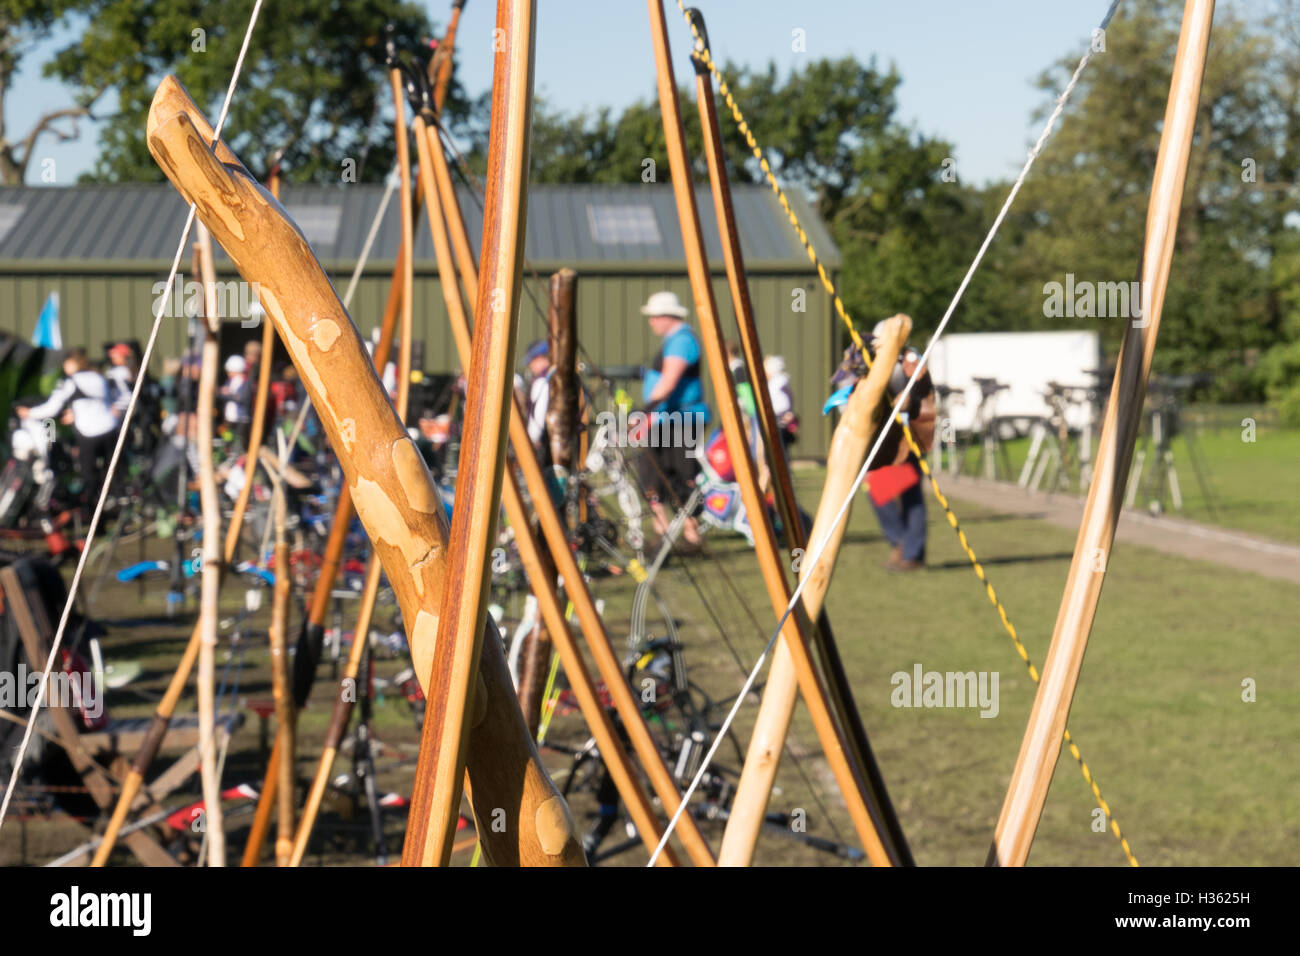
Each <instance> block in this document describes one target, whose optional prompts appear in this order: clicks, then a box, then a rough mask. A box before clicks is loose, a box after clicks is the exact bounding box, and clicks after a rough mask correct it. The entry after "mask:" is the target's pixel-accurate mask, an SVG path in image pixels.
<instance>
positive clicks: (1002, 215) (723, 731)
mask: <svg viewBox="0 0 1300 956" xmlns="http://www.w3.org/2000/svg"><path fill="white" fill-rule="evenodd" d="M1119 4H1120V0H1113V2H1112V3H1111V5H1110V9H1109V10H1107V11H1106V15H1105V17H1103V18H1102V21H1101V26H1100V27H1099V28H1098V29H1103V30H1104V29H1105V28H1106V26H1107V25H1108V24H1109V23H1110V20H1111V17H1113V16H1114V15H1115V10H1116V9H1117V8H1118V7H1119ZM1092 54H1093V49H1092V47H1091V46H1089V48H1088V52H1086V53H1085V54H1084V55H1083V58H1082V59H1080V60H1079V65H1078V66H1077V67H1075V70H1074V75H1073V76H1071V77H1070V82H1069V83H1068V84H1066V87H1065V89H1064V90H1063V91H1062V93H1061V95H1060V96H1059V97H1057V99H1056V108H1055V109H1054V110H1052V114H1051V116H1049V117H1048V118H1047V123H1046V125H1044V127H1043V131H1042V133H1041V134H1039V137H1038V141H1037V142H1036V143H1034V146H1033V148H1032V149H1030V151H1029V156H1028V158H1027V159H1026V160H1025V165H1024V168H1023V169H1021V170H1020V176H1019V177H1018V178H1017V179H1016V182H1015V184H1014V185H1013V186H1012V187H1011V192H1010V193H1008V194H1007V198H1006V201H1005V202H1004V203H1003V204H1002V209H1001V211H999V212H998V215H997V218H996V219H994V220H993V225H992V226H991V227H990V228H989V232H988V235H986V236H985V237H984V242H983V243H982V244H981V245H980V248H979V251H978V252H977V253H976V254H975V260H974V261H973V262H972V263H971V265H970V268H969V269H967V270H966V275H965V277H964V278H963V279H962V280H961V285H959V286H958V287H957V292H956V294H955V295H953V297H952V301H951V302H950V303H949V304H948V308H947V311H945V312H944V314H943V318H942V319H941V320H940V321H939V325H938V327H936V328H935V330H934V334H933V335H932V336H930V342H929V344H928V345H927V346H926V347H925V352H924V353H922V355H921V360H920V361H919V362H917V363H916V370H915V371H914V372H913V373H912V377H911V378H909V379H908V380H907V385H906V387H904V389H903V391H902V392H901V393H900V394H899V396H898V397H897V398H896V399H895V400H894V405H893V408H892V409H891V413H892V415H893V416H894V417H897V414H898V409H900V408H906V407H907V404H906V403H907V399H908V396H909V395H911V393H912V386H913V385H915V384H916V381H917V379H918V378H920V376H921V374H922V372H924V371H925V365H926V360H927V359H928V358H929V357H930V353H931V352H932V351H934V347H935V345H936V344H937V343H938V341H939V337H940V336H941V335H943V332H944V329H945V328H947V326H948V322H949V321H950V320H951V319H952V316H953V313H954V312H955V311H956V310H957V305H958V303H960V302H961V297H962V295H963V294H965V292H966V287H967V286H968V285H970V281H971V279H972V278H973V277H974V275H975V270H976V269H978V268H979V265H980V263H981V262H982V261H983V260H984V254H985V253H986V252H987V251H988V248H989V246H990V245H991V244H992V243H993V238H994V237H995V236H996V235H997V233H998V230H999V229H1000V228H1001V227H1002V221H1003V220H1004V219H1006V217H1007V213H1008V212H1010V210H1011V204H1012V203H1013V202H1014V201H1015V198H1016V194H1017V193H1019V192H1020V187H1021V186H1023V185H1024V184H1025V179H1026V178H1027V177H1028V176H1029V170H1030V168H1031V167H1032V166H1033V165H1034V160H1036V159H1037V158H1038V154H1039V152H1040V151H1041V150H1042V148H1043V146H1044V145H1045V144H1046V142H1047V138H1048V137H1049V136H1050V135H1051V134H1052V130H1053V129H1054V128H1055V126H1056V121H1057V120H1058V119H1060V117H1061V114H1062V113H1063V112H1064V111H1065V103H1066V101H1067V100H1068V99H1069V98H1070V94H1071V93H1073V92H1074V88H1075V86H1077V85H1078V82H1079V78H1080V77H1081V76H1082V75H1083V71H1084V68H1085V67H1087V65H1088V62H1089V61H1090V60H1091V59H1092ZM889 432H890V429H888V428H882V429H881V430H880V434H879V435H877V436H876V441H875V443H874V444H873V445H872V446H871V451H870V452H869V453H868V454H867V460H866V461H864V462H863V463H862V468H861V470H859V472H858V477H857V478H856V479H854V481H853V483H852V484H851V485H850V486H849V493H848V495H847V496H846V497H845V499H844V503H843V504H842V505H840V508H839V511H837V512H836V514H835V520H834V521H832V522H831V526H830V528H829V529H828V530H827V533H826V534H825V535H823V536H822V537H821V538H820V540H819V541H818V542H817V549H816V551H815V553H814V554H813V555H812V558H811V560H810V562H808V563H805V564H804V572H806V573H804V572H801V573H800V576H799V585H798V587H796V588H795V589H794V594H793V595H791V597H790V603H789V604H788V605H786V609H785V612H784V613H783V614H782V615H781V619H780V620H779V621H777V623H776V630H774V631H773V632H772V636H771V638H769V639H768V642H767V646H766V647H764V648H763V653H762V654H760V655H759V658H758V660H757V662H755V664H754V668H753V670H752V671H750V674H749V677H748V679H747V680H746V681H745V686H744V687H743V688H742V689H741V691H740V694H739V695H738V696H737V697H736V702H735V704H733V705H732V707H731V711H730V713H728V714H727V719H726V720H724V721H723V722H722V727H721V728H720V729H719V730H718V735H717V737H716V738H714V741H713V746H711V747H710V748H709V752H708V753H707V754H705V756H704V760H703V762H702V763H701V764H700V769H699V770H698V771H697V772H696V774H695V778H694V779H693V780H692V781H691V785H690V786H689V787H687V788H686V792H685V793H684V794H682V802H681V804H680V805H679V806H678V807H677V812H676V813H674V814H673V816H672V819H671V820H669V821H668V826H667V827H666V828H665V829H664V834H663V837H662V838H661V839H660V840H659V845H658V846H656V847H655V851H654V853H652V854H651V855H650V862H649V863H647V864H646V865H647V866H654V865H655V863H656V862H657V861H658V859H659V854H660V853H662V852H663V849H664V847H665V846H666V845H667V844H668V838H669V837H670V836H672V832H673V830H674V829H676V827H677V821H678V820H680V819H681V816H682V813H683V812H684V811H685V810H686V806H687V804H688V803H689V802H690V799H691V795H692V794H693V793H694V792H695V790H696V788H697V787H699V785H700V781H701V780H703V779H704V774H705V772H706V771H707V770H708V769H709V764H710V763H711V762H712V760H713V755H714V754H715V753H716V752H717V750H718V747H719V746H721V744H722V741H723V739H724V738H725V737H726V735H727V731H728V730H729V729H730V727H731V722H732V721H733V720H734V719H735V717H736V714H737V713H738V712H739V710H740V705H741V703H742V702H743V701H744V700H745V697H746V695H748V693H749V690H750V688H751V687H752V686H753V684H754V681H756V680H757V679H758V673H759V671H760V670H761V669H762V667H763V662H764V661H765V660H767V655H768V654H769V653H771V651H772V648H773V646H774V645H775V644H776V641H777V638H779V637H780V636H781V630H782V628H784V627H785V622H786V621H788V620H789V619H790V615H791V613H793V611H794V609H795V606H796V605H797V604H798V603H799V597H800V596H801V595H802V594H803V589H804V585H806V584H807V583H808V581H810V580H811V579H812V571H813V569H814V568H816V567H817V562H818V561H820V560H821V558H822V555H823V553H825V551H826V546H827V545H828V544H829V542H830V541H831V539H832V537H833V536H834V535H833V532H834V530H835V529H836V528H838V527H839V526H840V522H841V521H843V520H844V516H845V515H847V514H848V512H849V508H850V506H852V504H853V499H854V497H856V495H857V491H858V486H859V485H861V484H862V481H863V479H864V478H866V476H867V471H868V470H869V469H870V468H871V464H872V462H873V461H874V460H875V457H876V453H877V452H879V451H880V446H881V445H883V444H884V442H885V438H886V436H887V435H888V434H889Z"/></svg>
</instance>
